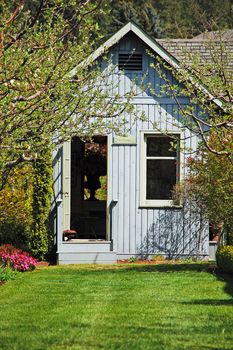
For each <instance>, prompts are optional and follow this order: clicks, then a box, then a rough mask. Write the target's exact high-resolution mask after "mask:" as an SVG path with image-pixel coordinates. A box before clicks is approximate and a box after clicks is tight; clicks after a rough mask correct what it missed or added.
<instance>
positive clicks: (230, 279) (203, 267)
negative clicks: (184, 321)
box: [124, 263, 233, 305]
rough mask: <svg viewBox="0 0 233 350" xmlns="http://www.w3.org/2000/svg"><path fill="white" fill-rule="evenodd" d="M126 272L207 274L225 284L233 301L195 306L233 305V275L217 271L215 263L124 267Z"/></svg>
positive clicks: (206, 301)
mask: <svg viewBox="0 0 233 350" xmlns="http://www.w3.org/2000/svg"><path fill="white" fill-rule="evenodd" d="M124 271H137V272H163V273H174V272H175V273H179V272H207V273H210V274H212V275H214V276H216V278H217V279H218V280H219V281H221V282H224V283H225V286H224V291H225V292H226V293H227V294H228V295H229V296H230V297H231V298H232V299H231V300H198V301H194V302H193V303H195V304H203V305H204V304H206V305H207V304H210V305H233V275H232V274H228V273H223V272H221V271H219V270H218V269H216V265H215V264H213V263H188V264H186V263H181V264H160V265H159V264H158V265H133V266H129V265H127V266H124Z"/></svg>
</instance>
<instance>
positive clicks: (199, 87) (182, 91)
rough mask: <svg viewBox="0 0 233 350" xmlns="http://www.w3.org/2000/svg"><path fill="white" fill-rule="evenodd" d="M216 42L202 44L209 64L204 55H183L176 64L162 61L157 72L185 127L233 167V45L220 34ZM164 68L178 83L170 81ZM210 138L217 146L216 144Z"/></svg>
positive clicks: (188, 53)
mask: <svg viewBox="0 0 233 350" xmlns="http://www.w3.org/2000/svg"><path fill="white" fill-rule="evenodd" d="M213 39H214V40H213ZM213 39H210V40H206V41H203V42H202V47H203V50H204V51H205V52H208V57H209V59H208V60H205V57H204V58H203V57H202V56H201V54H195V55H194V54H193V53H192V52H189V51H184V52H182V55H183V57H182V60H181V61H180V62H177V64H175V65H170V64H167V63H166V64H164V63H162V62H161V61H159V62H158V64H157V65H156V66H155V68H156V69H158V71H159V72H160V75H161V77H162V78H163V79H164V81H165V83H164V91H165V92H167V93H169V94H171V95H172V96H173V98H174V99H175V100H176V103H177V105H178V108H179V111H180V113H181V116H182V123H183V124H184V126H186V127H188V128H189V129H191V131H192V132H193V133H196V134H197V135H198V136H199V137H200V139H201V140H202V142H203V144H204V146H205V147H206V149H207V150H208V151H209V152H212V153H214V154H216V155H220V156H222V155H225V156H226V157H227V159H228V161H230V163H231V164H232V165H233V145H232V140H233V105H232V102H233V70H232V61H233V52H232V45H231V43H230V42H225V41H224V40H223V39H222V36H221V33H218V34H216V33H215V35H214V38H213ZM164 67H165V68H166V70H168V71H170V72H171V73H172V75H173V76H174V77H175V78H176V82H175V81H174V80H171V79H170V77H168V75H167V74H166V73H165V72H164ZM177 82H178V83H179V84H177ZM180 96H183V97H187V98H188V100H189V103H188V104H182V103H181V102H180V99H179V97H180ZM211 134H212V135H214V138H217V139H218V142H217V143H216V142H215V143H214V144H213V142H212V138H211V137H210V135H211Z"/></svg>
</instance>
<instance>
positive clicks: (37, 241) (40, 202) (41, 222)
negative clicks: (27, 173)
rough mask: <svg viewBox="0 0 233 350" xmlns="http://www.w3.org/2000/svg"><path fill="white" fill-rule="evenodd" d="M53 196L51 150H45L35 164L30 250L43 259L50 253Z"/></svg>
mask: <svg viewBox="0 0 233 350" xmlns="http://www.w3.org/2000/svg"><path fill="white" fill-rule="evenodd" d="M51 195H52V156H51V151H50V150H49V149H46V150H43V151H42V152H41V155H40V157H39V158H38V159H37V160H36V161H35V163H34V182H33V198H32V216H33V225H32V231H31V235H30V242H29V246H30V250H31V252H32V253H33V255H34V256H36V257H37V258H39V259H43V258H44V257H45V255H46V253H47V252H48V249H49V243H50V240H51V234H50V231H49V212H50V206H51Z"/></svg>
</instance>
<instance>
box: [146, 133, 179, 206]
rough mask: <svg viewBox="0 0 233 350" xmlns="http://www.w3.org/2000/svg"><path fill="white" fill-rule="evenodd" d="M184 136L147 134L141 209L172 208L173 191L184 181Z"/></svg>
mask: <svg viewBox="0 0 233 350" xmlns="http://www.w3.org/2000/svg"><path fill="white" fill-rule="evenodd" d="M179 148H180V135H179V134H169V135H162V134H146V133H143V140H142V161H141V188H140V197H141V198H140V199H141V200H140V202H141V206H158V207H162V206H172V205H174V203H173V200H172V189H173V187H174V185H175V184H176V183H177V182H179V178H180V166H179V164H180V152H179Z"/></svg>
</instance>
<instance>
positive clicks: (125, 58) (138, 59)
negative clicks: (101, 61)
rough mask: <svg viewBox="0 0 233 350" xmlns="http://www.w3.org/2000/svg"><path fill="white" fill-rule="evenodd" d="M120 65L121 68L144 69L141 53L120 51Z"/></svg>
mask: <svg viewBox="0 0 233 350" xmlns="http://www.w3.org/2000/svg"><path fill="white" fill-rule="evenodd" d="M118 67H119V69H120V70H137V71H141V70H142V54H141V53H132V52H131V53H119V60H118Z"/></svg>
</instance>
